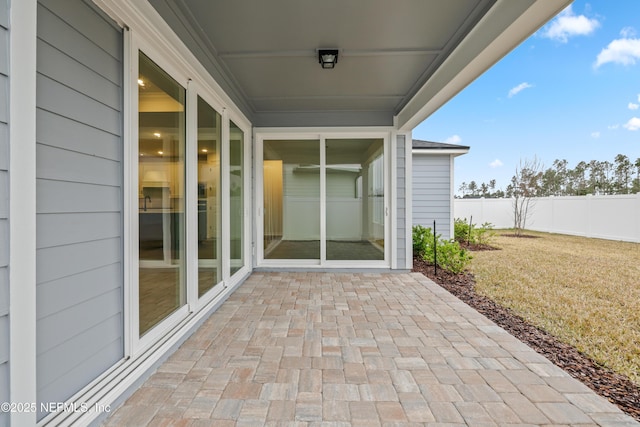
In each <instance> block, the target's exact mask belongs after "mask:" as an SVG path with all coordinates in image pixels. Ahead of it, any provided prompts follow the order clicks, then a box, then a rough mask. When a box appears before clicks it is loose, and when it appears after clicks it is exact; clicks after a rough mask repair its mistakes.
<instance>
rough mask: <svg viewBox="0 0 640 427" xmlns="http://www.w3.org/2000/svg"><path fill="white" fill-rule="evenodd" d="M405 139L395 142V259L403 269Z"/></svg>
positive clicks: (405, 243) (405, 217) (404, 243)
mask: <svg viewBox="0 0 640 427" xmlns="http://www.w3.org/2000/svg"><path fill="white" fill-rule="evenodd" d="M405 144H406V137H405V136H398V138H397V140H396V147H395V150H396V160H397V163H396V195H397V196H396V197H397V199H396V218H397V223H396V224H397V225H396V245H397V246H396V257H397V266H398V268H404V266H405V265H406V262H407V252H406V250H407V239H406V237H405V234H406V233H405V231H406V225H405V223H406V220H407V214H406V208H405V203H406V199H407V197H406V191H407V188H406V185H405V177H406V173H407V158H406V157H407V155H406V150H405Z"/></svg>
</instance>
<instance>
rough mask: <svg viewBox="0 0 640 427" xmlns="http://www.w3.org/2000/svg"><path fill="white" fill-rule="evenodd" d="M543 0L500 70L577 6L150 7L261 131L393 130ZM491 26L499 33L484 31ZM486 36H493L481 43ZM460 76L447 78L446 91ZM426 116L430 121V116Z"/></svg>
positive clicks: (165, 2) (295, 0)
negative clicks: (430, 91) (523, 44)
mask: <svg viewBox="0 0 640 427" xmlns="http://www.w3.org/2000/svg"><path fill="white" fill-rule="evenodd" d="M541 1H544V2H545V3H546V6H544V7H543V8H542V9H543V11H542V13H539V14H538V15H537V16H535V17H533V19H534V20H536V21H537V22H530V23H528V25H525V26H523V29H522V30H521V31H520V33H521V34H515V37H514V39H513V40H511V43H510V45H509V46H507V50H506V51H505V52H498V53H497V54H493V56H494V57H495V58H494V59H493V60H492V61H491V64H492V63H494V62H495V61H496V60H498V59H499V58H500V57H501V56H502V55H504V54H505V53H506V52H508V50H510V49H511V48H513V47H514V46H515V45H516V44H517V43H519V42H520V41H521V40H522V39H524V38H525V37H526V36H528V35H529V34H530V33H531V31H532V28H533V30H535V29H536V28H538V27H539V26H540V25H542V24H543V23H544V22H546V21H547V20H548V19H550V18H551V17H552V16H553V15H554V14H555V13H557V12H558V11H559V10H561V9H562V7H564V6H565V5H566V4H567V3H569V2H570V1H568V0H538V1H537V2H536V1H535V0H447V1H446V2H445V1H442V0H394V1H389V0H350V1H344V0H323V1H314V0H279V1H264V0H239V1H210V0H150V3H151V4H152V5H153V7H154V8H155V9H156V10H157V11H158V12H159V13H160V15H161V16H162V17H163V19H164V20H165V21H166V22H167V23H168V24H169V25H170V26H171V27H172V28H173V29H174V31H176V33H177V34H178V35H179V36H180V37H181V39H182V40H183V42H184V43H185V44H186V45H187V46H188V47H189V48H190V50H191V51H192V52H193V53H194V54H195V55H196V57H198V59H199V60H200V61H201V62H202V63H203V64H204V65H205V67H207V68H208V69H209V71H210V72H211V73H212V75H213V76H214V78H216V80H217V81H219V82H221V86H222V87H223V89H225V91H227V93H229V94H230V95H231V96H232V98H233V99H234V101H235V102H237V103H238V105H239V106H240V108H241V109H243V112H244V113H245V114H246V115H247V116H248V117H249V118H250V119H251V120H252V121H253V122H254V124H255V125H257V126H291V125H298V126H309V125H319V124H321V123H323V122H324V123H326V124H330V125H349V124H360V125H367V124H378V125H380V124H383V125H391V124H393V118H394V116H397V115H399V114H400V113H401V112H402V111H403V109H406V108H407V106H410V104H411V102H412V101H413V100H414V99H415V97H416V95H418V93H419V92H420V91H421V89H423V88H424V87H425V86H426V85H428V83H429V81H430V79H432V78H433V77H434V76H435V75H436V74H437V72H438V70H439V69H441V68H442V67H443V65H444V64H446V62H447V60H448V59H449V58H451V57H452V56H455V55H453V54H454V53H455V51H456V50H457V49H459V48H460V46H461V45H462V44H463V43H465V40H466V42H467V43H468V41H469V40H471V41H473V40H478V42H477V43H476V44H479V45H478V46H477V47H476V49H473V50H472V51H469V52H467V53H466V54H464V55H463V56H464V58H460V59H461V60H462V61H463V62H465V63H467V64H468V63H469V62H470V61H472V60H473V59H474V57H475V55H479V54H480V53H482V51H483V50H484V49H485V48H486V47H487V46H488V45H489V44H490V43H492V42H494V41H495V39H496V37H497V36H499V35H500V33H502V32H503V30H504V29H505V28H508V27H509V26H510V25H511V24H513V23H514V21H515V20H516V19H518V18H520V17H521V16H523V15H525V14H527V13H528V11H530V10H531V9H532V8H534V7H533V6H534V5H535V4H536V3H538V7H539V6H540V5H539V3H540V2H541ZM509 4H510V5H509ZM489 16H493V18H491V19H487V17H489ZM496 18H499V19H496ZM484 21H489V22H484ZM487 25H490V26H491V27H492V28H487V31H485V30H484V29H483V27H484V26H487ZM496 25H497V26H498V28H496ZM478 30H482V31H485V32H488V33H491V34H490V35H488V37H480V38H477V36H478V35H477V34H476V33H477V31H478ZM493 33H495V34H493ZM318 48H338V49H339V50H340V53H339V58H338V64H337V65H336V67H335V69H330V70H326V69H322V68H321V67H320V64H318V58H317V53H316V52H317V49H318ZM463 65H464V64H463ZM485 68H486V67H485ZM485 68H482V69H479V70H478V71H477V72H475V73H474V75H473V76H471V77H470V79H471V80H473V78H475V77H477V76H478V75H479V74H481V72H482V71H484V69H485ZM455 77H456V74H455V73H454V74H451V75H449V76H448V78H447V79H446V80H447V81H446V82H444V83H449V82H450V81H451V80H453V79H454V78H455ZM469 81H470V80H469ZM467 84H468V82H467ZM460 89H461V88H460ZM458 90H459V89H458ZM455 92H457V91H455ZM453 94H455V93H453ZM453 94H452V95H450V96H448V98H447V100H448V99H449V98H450V97H451V96H453ZM420 102H421V104H424V100H421V101H420ZM440 105H442V102H441V103H440ZM413 109H415V107H414V108H413ZM415 115H416V114H412V117H407V118H406V119H405V120H404V121H405V122H409V120H408V119H409V118H412V119H413V118H414V117H413V116H415ZM418 116H419V117H417V118H419V119H420V120H422V119H424V118H426V116H425V114H424V112H423V113H421V114H419V115H418ZM422 116H425V117H422ZM314 118H315V119H314ZM320 118H321V119H320ZM315 122H318V123H315ZM327 122H330V123H327ZM356 122H359V123H356ZM402 125H404V123H400V126H402Z"/></svg>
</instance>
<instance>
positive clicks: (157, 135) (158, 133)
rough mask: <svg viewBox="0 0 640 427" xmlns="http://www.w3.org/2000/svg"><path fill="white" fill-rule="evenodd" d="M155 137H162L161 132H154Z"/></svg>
mask: <svg viewBox="0 0 640 427" xmlns="http://www.w3.org/2000/svg"><path fill="white" fill-rule="evenodd" d="M153 136H155V137H156V138H160V137H161V136H162V135H161V134H160V132H154V133H153Z"/></svg>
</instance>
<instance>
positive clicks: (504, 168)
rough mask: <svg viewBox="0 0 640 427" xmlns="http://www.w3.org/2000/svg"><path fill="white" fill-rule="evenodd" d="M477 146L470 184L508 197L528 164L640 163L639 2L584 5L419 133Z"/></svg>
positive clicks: (466, 176)
mask: <svg viewBox="0 0 640 427" xmlns="http://www.w3.org/2000/svg"><path fill="white" fill-rule="evenodd" d="M413 137H414V138H415V139H423V140H430V141H440V142H451V143H454V144H462V145H468V146H470V147H471V150H470V151H469V153H468V154H466V155H464V156H460V157H457V158H456V160H455V189H456V193H457V192H458V188H459V187H460V184H461V183H462V182H466V183H469V182H470V181H472V180H475V181H476V182H477V183H478V184H480V183H481V182H487V183H488V182H489V180H491V179H496V180H497V187H499V188H502V189H505V187H506V186H507V184H508V183H509V180H510V178H511V176H513V174H514V172H515V169H516V166H517V165H518V163H519V162H520V159H526V158H529V159H531V158H533V157H534V156H536V157H537V158H538V159H539V160H541V161H542V163H543V164H544V166H545V168H546V167H550V166H551V165H552V163H553V161H554V160H555V159H566V160H567V161H568V162H569V167H571V168H573V167H574V166H575V165H576V163H578V162H579V161H581V160H584V161H589V160H601V161H604V160H609V161H611V162H613V159H614V157H615V156H616V155H617V154H625V155H627V156H628V157H629V158H630V159H631V160H632V161H635V159H637V158H639V157H640V0H591V1H581V0H578V1H575V2H574V3H573V4H572V5H571V6H570V7H569V8H567V9H565V10H564V11H563V12H561V13H560V14H559V15H558V16H557V17H556V18H554V19H553V20H552V21H550V22H549V23H548V24H547V25H545V26H544V27H543V28H541V29H540V30H539V31H538V32H537V33H535V34H534V35H532V36H531V37H530V38H529V39H527V40H526V41H525V42H524V43H522V44H521V45H520V46H518V47H517V48H516V49H515V50H514V51H512V52H511V53H510V54H509V55H507V56H506V57H505V58H503V59H502V60H501V61H500V62H498V63H497V64H496V65H494V66H493V67H492V68H491V69H489V70H488V71H487V72H486V73H485V74H483V75H482V76H480V77H479V78H478V79H477V80H476V81H474V82H473V83H472V84H471V85H469V86H468V87H467V88H466V89H464V90H463V91H462V92H461V93H459V94H458V95H457V96H456V97H455V98H453V99H452V100H451V101H449V102H448V103H447V104H446V105H444V106H443V107H442V108H441V109H440V110H438V111H437V112H436V113H434V114H433V115H432V116H431V117H429V118H428V119H427V120H425V121H424V122H423V123H421V124H420V125H419V126H417V127H416V128H415V129H414V131H413Z"/></svg>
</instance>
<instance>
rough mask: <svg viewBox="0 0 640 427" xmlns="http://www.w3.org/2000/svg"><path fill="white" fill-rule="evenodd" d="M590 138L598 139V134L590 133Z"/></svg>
mask: <svg viewBox="0 0 640 427" xmlns="http://www.w3.org/2000/svg"><path fill="white" fill-rule="evenodd" d="M591 138H595V139H598V138H600V132H591Z"/></svg>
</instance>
